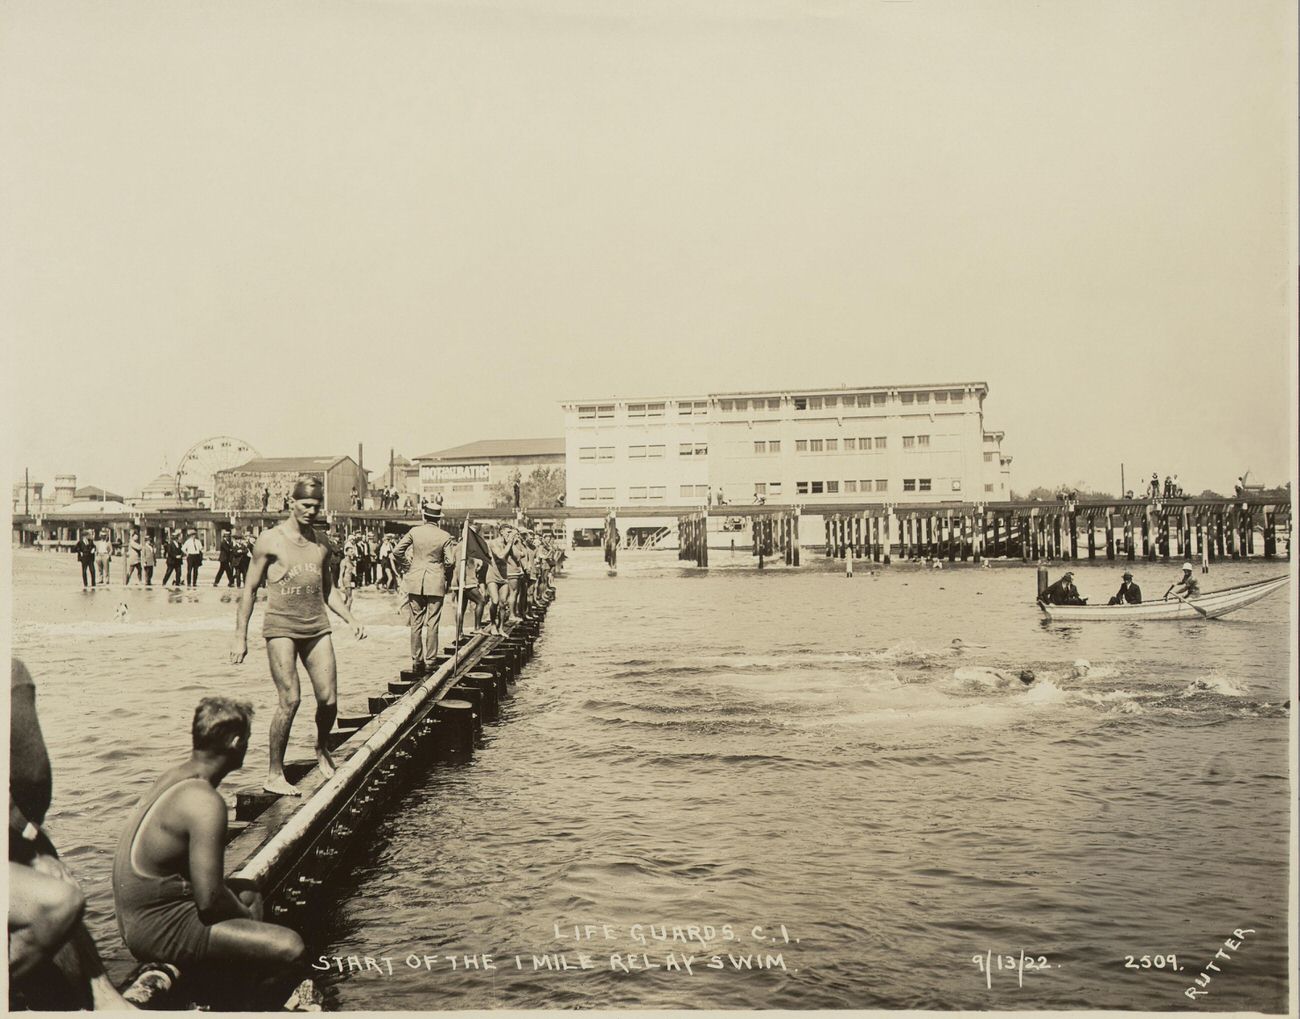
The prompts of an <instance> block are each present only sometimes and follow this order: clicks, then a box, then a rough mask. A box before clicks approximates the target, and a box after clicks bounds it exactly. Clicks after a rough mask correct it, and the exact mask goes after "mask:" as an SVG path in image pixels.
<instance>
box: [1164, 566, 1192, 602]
mask: <svg viewBox="0 0 1300 1019" xmlns="http://www.w3.org/2000/svg"><path fill="white" fill-rule="evenodd" d="M1200 593H1201V586H1200V585H1199V584H1198V583H1197V582H1196V578H1195V577H1194V576H1192V564H1191V563H1183V576H1182V579H1181V580H1175V581H1174V582H1173V583H1172V584H1170V585H1169V590H1168V591H1166V592H1165V599H1164V600H1165V601H1168V600H1169V596H1170V595H1171V594H1172V595H1173V596H1174V597H1175V598H1178V599H1179V600H1182V599H1184V598H1195V597H1196V596H1197V595H1198V594H1200Z"/></svg>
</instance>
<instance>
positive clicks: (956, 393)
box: [948, 389, 962, 403]
mask: <svg viewBox="0 0 1300 1019" xmlns="http://www.w3.org/2000/svg"><path fill="white" fill-rule="evenodd" d="M948 400H949V401H950V402H951V403H961V400H962V394H961V390H960V389H954V390H953V391H952V392H951V393H949V394H948Z"/></svg>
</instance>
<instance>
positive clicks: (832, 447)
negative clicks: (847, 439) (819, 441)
mask: <svg viewBox="0 0 1300 1019" xmlns="http://www.w3.org/2000/svg"><path fill="white" fill-rule="evenodd" d="M839 448H840V440H839V439H827V440H826V452H827V453H834V452H836V451H837V450H838V449H839Z"/></svg>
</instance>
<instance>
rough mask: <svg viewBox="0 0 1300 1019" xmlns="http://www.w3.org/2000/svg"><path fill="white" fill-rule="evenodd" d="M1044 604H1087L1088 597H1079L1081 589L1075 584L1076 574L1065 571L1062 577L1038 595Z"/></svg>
mask: <svg viewBox="0 0 1300 1019" xmlns="http://www.w3.org/2000/svg"><path fill="white" fill-rule="evenodd" d="M1038 600H1039V601H1040V602H1042V603H1043V604H1044V605H1087V604H1088V599H1086V598H1080V597H1079V589H1078V588H1076V587H1075V586H1074V574H1073V573H1069V572H1067V573H1064V574H1062V575H1061V579H1060V580H1058V581H1057V582H1056V583H1055V584H1052V585H1051V586H1050V587H1048V588H1047V589H1046V590H1045V591H1043V593H1042V594H1040V595H1039V596H1038Z"/></svg>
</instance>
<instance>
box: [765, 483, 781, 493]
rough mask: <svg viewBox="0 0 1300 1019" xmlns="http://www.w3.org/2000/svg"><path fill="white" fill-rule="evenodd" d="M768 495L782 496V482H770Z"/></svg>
mask: <svg viewBox="0 0 1300 1019" xmlns="http://www.w3.org/2000/svg"><path fill="white" fill-rule="evenodd" d="M767 494H768V495H780V494H781V482H779V481H769V482H768V483H767Z"/></svg>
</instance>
